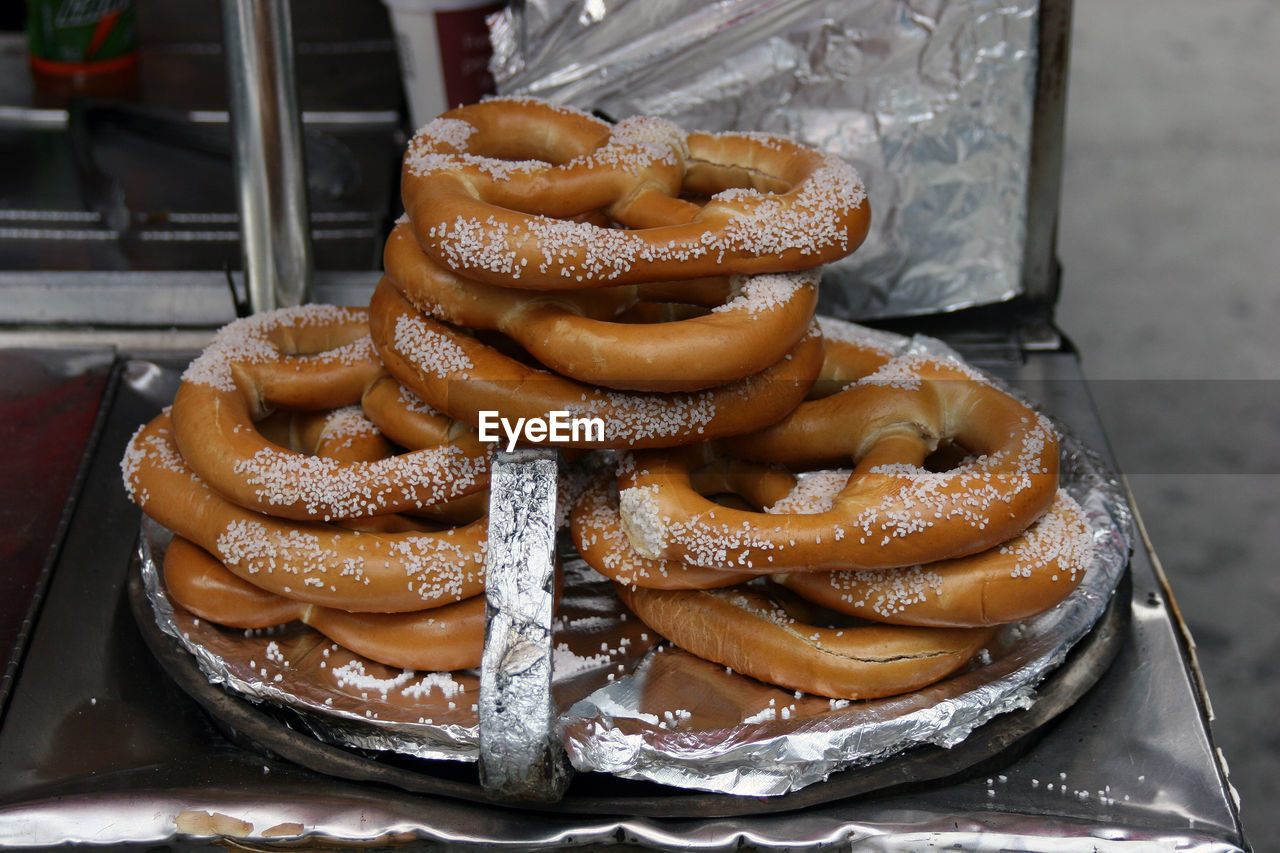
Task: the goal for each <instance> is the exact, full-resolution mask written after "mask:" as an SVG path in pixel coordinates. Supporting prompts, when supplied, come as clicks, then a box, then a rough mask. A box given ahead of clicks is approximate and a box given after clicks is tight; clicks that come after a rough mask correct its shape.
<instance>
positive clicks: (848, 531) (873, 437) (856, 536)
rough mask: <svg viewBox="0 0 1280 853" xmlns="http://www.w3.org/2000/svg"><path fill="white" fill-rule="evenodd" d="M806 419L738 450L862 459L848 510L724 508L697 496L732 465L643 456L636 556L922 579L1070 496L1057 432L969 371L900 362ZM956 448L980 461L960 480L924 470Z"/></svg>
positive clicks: (631, 530) (694, 452)
mask: <svg viewBox="0 0 1280 853" xmlns="http://www.w3.org/2000/svg"><path fill="white" fill-rule="evenodd" d="M801 409H802V411H798V412H796V413H794V414H792V415H790V416H788V417H787V418H785V419H784V420H782V421H781V422H780V423H778V424H777V425H775V426H773V427H769V428H767V429H765V430H763V431H761V432H760V433H759V434H757V435H753V436H750V437H748V438H744V439H742V440H738V441H733V442H725V443H724V447H726V448H732V449H733V450H734V451H739V452H741V451H743V450H747V451H750V452H749V453H747V454H745V455H750V456H754V455H757V454H758V455H759V456H760V457H763V458H766V459H768V460H770V461H774V462H781V463H784V464H801V465H803V464H814V463H821V462H825V461H827V460H829V459H830V458H831V457H832V456H842V457H844V458H846V459H850V460H852V461H854V462H855V463H856V465H855V467H854V469H853V471H852V472H851V473H850V474H849V476H848V478H847V481H846V482H845V484H844V485H843V488H841V489H840V490H839V492H838V493H837V494H835V495H834V497H831V498H829V499H828V500H825V501H824V502H822V503H820V504H817V505H813V506H808V507H801V508H799V509H798V511H796V507H795V502H792V503H791V506H785V507H778V508H776V509H777V510H779V511H778V512H775V513H772V514H766V513H759V512H752V511H749V510H741V509H736V508H732V507H721V506H718V505H716V504H714V503H712V502H711V501H709V500H708V499H707V498H705V497H703V496H702V495H699V494H698V493H697V492H696V491H695V490H694V489H693V487H692V485H691V483H690V472H691V470H693V469H695V468H696V467H698V466H700V465H702V464H705V463H706V462H707V461H709V460H710V459H711V458H712V457H713V456H714V455H715V453H716V452H718V451H714V450H712V449H711V448H706V447H703V448H696V449H690V450H687V451H684V452H681V453H667V454H662V453H656V452H643V453H637V454H636V455H635V464H634V466H633V467H632V468H631V469H630V470H628V471H624V472H623V473H622V474H621V475H620V477H619V489H620V502H621V508H622V517H623V524H624V528H625V529H626V531H627V535H628V537H629V538H630V540H631V542H632V544H633V545H634V546H635V548H636V550H637V551H638V552H639V553H640V554H641V555H643V556H645V557H649V558H661V559H668V560H672V559H674V560H680V561H683V562H687V563H691V564H694V565H700V566H718V567H721V568H724V569H726V570H730V571H752V572H755V573H757V574H767V573H773V572H780V571H808V570H815V569H874V568H892V567H897V566H913V565H917V564H920V563H930V562H934V561H937V560H943V559H949V558H953V557H960V556H965V555H968V554H975V553H978V552H980V551H983V550H986V549H988V548H991V547H993V546H995V545H998V544H1000V543H1002V542H1004V541H1006V540H1008V539H1010V538H1012V537H1014V536H1016V535H1017V534H1019V533H1020V532H1022V530H1024V529H1025V528H1026V527H1027V526H1028V525H1029V524H1030V523H1031V522H1032V521H1034V520H1035V519H1036V518H1038V517H1039V516H1040V515H1041V514H1042V513H1043V512H1044V511H1045V510H1046V509H1047V508H1048V506H1049V504H1050V502H1051V501H1052V500H1053V498H1054V495H1055V493H1056V491H1057V474H1058V449H1057V447H1058V445H1057V436H1056V433H1055V431H1054V429H1053V427H1052V425H1051V424H1050V423H1049V422H1048V420H1047V419H1046V418H1044V417H1043V416H1041V415H1039V414H1037V413H1036V412H1034V411H1032V410H1031V409H1029V408H1027V407H1026V406H1024V405H1023V404H1022V403H1020V402H1018V401H1017V400H1015V399H1014V398H1012V397H1010V396H1009V395H1007V394H1005V393H1004V392H1002V391H1000V390H998V389H997V388H995V387H993V386H992V385H990V384H989V383H988V382H986V381H985V380H984V379H983V378H982V377H981V376H980V375H978V374H976V373H975V372H973V371H971V370H970V369H968V368H967V367H964V366H963V365H961V364H960V363H959V362H952V361H945V362H944V361H939V360H936V359H933V358H929V357H925V356H914V355H913V356H902V357H898V358H895V359H892V360H890V361H889V362H887V363H886V364H885V366H884V367H882V368H881V369H880V370H878V371H877V372H876V373H874V374H872V375H871V376H868V377H865V378H863V379H860V380H858V381H857V382H855V383H854V384H853V385H851V386H849V387H848V388H847V389H846V390H844V391H841V392H840V393H838V394H834V395H832V396H829V397H825V398H822V399H819V400H813V401H809V402H807V403H805V405H804V406H803V407H801ZM952 443H954V444H955V445H958V446H959V447H961V448H963V449H964V450H965V451H966V452H967V453H969V454H971V455H970V456H968V457H967V458H966V459H964V460H963V461H962V462H961V463H960V464H958V465H957V466H955V467H954V468H952V469H951V470H946V471H941V472H934V471H930V470H927V469H926V468H925V467H923V466H924V463H925V460H926V458H927V457H928V456H929V455H930V454H931V453H932V452H933V451H935V450H937V449H938V448H939V446H943V445H947V444H952ZM783 509H790V510H792V511H786V512H783V511H781V510H783Z"/></svg>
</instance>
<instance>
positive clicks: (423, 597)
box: [121, 413, 488, 613]
mask: <svg viewBox="0 0 1280 853" xmlns="http://www.w3.org/2000/svg"><path fill="white" fill-rule="evenodd" d="M121 468H122V473H123V475H124V483H125V488H126V490H127V491H128V493H129V495H130V497H131V498H132V499H133V501H134V502H135V503H137V504H138V506H140V507H141V508H142V511H143V512H145V513H146V514H147V515H148V516H150V517H151V518H152V519H154V520H155V521H156V522H158V523H159V524H161V525H162V526H164V527H167V528H168V529H170V530H172V531H174V532H175V533H177V534H178V535H180V536H183V537H185V538H187V539H190V540H191V541H192V542H194V543H195V544H196V545H199V546H200V547H201V548H203V549H205V550H206V551H208V552H210V553H211V554H213V555H214V556H215V557H216V558H217V559H218V560H219V561H220V562H221V563H222V564H223V565H225V566H226V567H227V568H228V569H229V570H230V571H232V572H233V573H234V574H236V575H237V576H239V577H240V578H241V579H243V580H246V581H248V582H250V583H252V584H254V585H255V586H258V587H259V588H261V589H264V590H267V591H268V592H273V593H276V594H277V595H283V596H286V597H289V598H294V599H297V600H299V601H305V602H307V603H310V604H319V605H322V606H325V607H335V608H339V609H343V610H351V611H361V612H379V613H392V612H406V611H412V610H422V609H424V608H429V607H438V606H440V605H443V604H447V603H451V602H454V601H461V600H462V599H465V598H470V597H471V596H473V595H477V594H479V593H480V592H481V590H482V589H483V587H484V579H483V575H484V543H485V538H486V531H487V527H488V524H487V519H481V520H479V521H475V522H472V523H470V524H467V525H465V526H462V527H456V528H449V529H447V530H442V531H439V532H429V531H424V530H414V531H411V532H396V533H382V532H361V531H357V530H349V529H344V528H342V527H339V526H336V525H331V524H324V523H321V522H305V521H286V520H283V519H279V518H275V517H273V516H269V515H265V514H262V513H258V512H254V511H252V510H248V509H245V508H243V507H241V506H239V505H237V504H234V503H232V502H231V501H228V500H226V499H225V498H223V497H221V496H219V495H218V494H217V493H216V492H214V491H213V490H211V489H210V488H209V487H208V486H206V485H205V484H204V483H203V482H202V481H200V479H199V478H198V477H196V475H195V474H194V472H192V470H191V469H190V468H189V467H187V465H186V463H185V462H184V460H183V458H182V455H181V453H180V452H179V451H178V448H177V445H176V444H175V443H174V441H173V435H172V425H171V422H170V419H169V416H168V414H167V413H162V414H161V415H159V416H158V417H157V418H156V419H155V420H153V421H151V423H149V424H146V425H144V426H143V427H142V428H140V429H139V430H138V432H137V433H136V434H135V435H134V437H133V439H132V440H131V441H130V443H129V447H128V449H127V450H126V452H125V457H124V459H123V461H122V462H121Z"/></svg>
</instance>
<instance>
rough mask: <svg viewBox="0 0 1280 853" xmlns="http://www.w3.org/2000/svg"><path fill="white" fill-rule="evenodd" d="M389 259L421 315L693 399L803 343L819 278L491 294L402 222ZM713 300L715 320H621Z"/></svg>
mask: <svg viewBox="0 0 1280 853" xmlns="http://www.w3.org/2000/svg"><path fill="white" fill-rule="evenodd" d="M384 261H385V266H386V270H387V276H388V278H390V279H391V281H392V282H393V283H394V284H395V285H396V287H397V288H398V289H399V290H400V292H401V293H402V294H403V295H404V296H405V298H406V299H407V300H408V301H409V302H411V303H413V305H414V306H415V307H417V308H418V309H419V310H421V311H424V312H426V313H427V314H430V315H431V316H432V317H435V318H436V319H438V320H443V321H445V322H447V323H452V324H454V325H457V326H466V327H468V328H472V329H482V330H493V331H500V332H502V333H503V334H505V335H507V336H508V337H509V338H511V339H513V340H515V341H516V342H517V343H519V344H520V345H521V346H522V347H524V349H525V350H526V351H528V353H529V354H530V355H532V356H533V357H534V358H536V359H537V360H538V361H539V362H541V363H542V364H544V365H546V366H547V367H549V368H551V369H552V370H554V371H556V372H557V373H560V374H562V375H565V376H569V377H572V378H574V379H577V380H579V381H582V382H588V383H591V384H594V385H602V386H605V387H608V388H621V389H629V390H640V391H693V390H700V389H703V388H709V387H712V386H715V385H723V384H725V383H727V382H731V381H734V380H737V379H742V378H743V377H746V376H750V375H751V374H753V373H758V372H760V371H761V370H764V369H765V368H767V367H769V366H770V365H772V364H774V363H776V362H777V361H778V360H780V359H781V358H782V357H783V356H784V355H786V353H787V351H788V350H790V349H791V348H792V347H793V346H795V345H796V344H797V343H798V342H799V340H800V338H802V337H803V336H804V335H805V333H806V332H807V331H808V329H809V326H810V324H811V322H812V319H813V310H814V307H815V305H816V304H817V285H818V276H817V274H816V273H797V274H789V275H772V276H755V277H751V278H748V279H746V280H745V281H742V282H739V283H738V284H739V286H738V287H735V288H732V289H731V288H729V287H728V281H727V280H725V279H723V278H721V279H712V280H699V281H694V282H689V283H688V286H687V287H682V288H680V289H679V292H678V293H671V291H675V290H676V288H675V287H672V286H668V288H666V293H663V294H655V290H657V288H654V287H649V288H643V287H610V288H599V289H595V290H587V291H581V292H576V293H533V292H528V291H518V290H512V289H510V288H505V287H494V286H492V285H486V284H481V283H479V282H474V281H468V280H467V279H465V278H462V277H461V276H459V275H457V274H455V273H453V272H452V271H451V270H449V269H447V268H445V267H443V266H441V265H440V264H439V263H438V262H437V261H434V260H433V259H431V258H430V256H428V255H427V254H425V253H424V252H423V251H422V249H421V247H420V246H419V245H418V242H417V240H416V239H414V236H413V233H412V231H411V230H410V227H409V225H408V224H407V223H404V222H402V223H400V224H399V225H397V226H396V227H395V229H394V230H393V231H392V232H391V236H390V238H389V239H388V240H387V244H386V250H385V253H384ZM717 291H718V292H717ZM713 293H714V295H715V297H717V298H715V299H714V301H711V304H710V306H709V307H711V311H710V313H697V314H694V315H693V316H689V317H685V318H683V319H675V320H670V321H668V322H661V323H632V322H620V321H619V320H618V319H616V318H617V317H618V315H619V314H620V313H621V312H622V311H623V310H624V309H626V308H629V307H631V306H632V305H634V304H635V303H637V302H638V301H640V300H641V299H644V298H646V297H652V296H654V295H661V296H667V295H670V296H674V297H675V300H674V301H677V302H685V303H694V304H706V302H707V297H708V296H710V295H712V294H713Z"/></svg>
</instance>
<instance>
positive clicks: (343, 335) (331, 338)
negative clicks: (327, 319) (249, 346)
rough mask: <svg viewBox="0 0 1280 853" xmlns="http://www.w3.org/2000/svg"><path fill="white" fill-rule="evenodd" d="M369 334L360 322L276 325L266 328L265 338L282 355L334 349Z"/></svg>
mask: <svg viewBox="0 0 1280 853" xmlns="http://www.w3.org/2000/svg"><path fill="white" fill-rule="evenodd" d="M367 334H369V327H368V326H366V325H364V324H363V323H360V324H350V325H341V326H323V327H320V326H276V327H275V328H273V329H270V330H268V332H267V340H268V341H270V342H271V345H272V346H274V347H275V348H276V349H277V350H279V352H280V354H281V355H284V356H308V355H319V354H320V353H324V352H328V351H329V350H335V349H338V348H340V347H344V346H346V345H348V344H352V343H355V342H356V341H358V340H360V338H362V337H364V336H365V335H367Z"/></svg>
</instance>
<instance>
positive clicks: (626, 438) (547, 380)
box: [369, 278, 822, 448]
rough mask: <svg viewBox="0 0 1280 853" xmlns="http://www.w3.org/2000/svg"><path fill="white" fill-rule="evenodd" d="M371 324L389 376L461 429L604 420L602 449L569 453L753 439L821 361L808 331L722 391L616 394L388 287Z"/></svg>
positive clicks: (797, 395)
mask: <svg viewBox="0 0 1280 853" xmlns="http://www.w3.org/2000/svg"><path fill="white" fill-rule="evenodd" d="M369 322H370V333H371V335H372V337H373V340H374V343H375V345H376V346H377V348H378V353H379V355H380V356H381V357H382V362H383V364H384V365H385V367H386V369H387V371H388V372H389V373H391V375H393V376H395V377H396V378H397V379H398V380H399V381H400V382H401V383H402V384H403V385H405V386H406V387H408V388H410V389H411V390H412V391H413V392H414V393H415V394H417V395H418V396H419V397H420V398H421V399H422V400H424V401H425V402H426V403H428V404H429V405H430V406H431V407H432V408H435V409H437V410H438V411H441V412H443V413H445V414H447V415H449V416H450V417H452V418H455V419H457V420H459V421H462V422H464V423H467V424H471V425H473V426H475V425H478V424H479V420H480V413H481V412H482V411H496V412H500V413H501V415H502V416H503V417H506V418H509V419H511V420H515V419H517V418H546V417H547V416H548V413H549V412H554V411H566V412H569V413H571V415H573V416H575V417H599V418H601V419H603V421H604V427H605V434H604V441H603V442H600V441H595V440H593V439H587V438H586V437H585V434H583V435H582V436H580V439H579V440H573V439H570V440H566V441H564V442H562V443H561V444H562V446H566V447H589V448H610V447H669V446H672V445H677V444H687V443H689V442H693V441H703V440H706V439H713V438H717V437H720V436H725V435H735V434H741V433H746V432H751V431H753V430H757V429H760V428H762V427H763V426H765V425H767V424H770V423H773V422H774V421H776V420H777V419H778V418H780V417H782V416H783V415H784V414H786V413H787V412H788V411H790V410H791V409H793V408H794V407H795V406H796V404H797V403H799V402H800V401H801V400H802V399H803V398H804V395H805V393H806V392H807V391H808V389H809V387H810V385H812V383H813V380H814V378H815V377H816V375H817V373H818V369H819V367H820V366H821V360H822V341H821V338H820V336H818V334H817V332H816V328H814V329H812V331H811V332H810V334H809V335H807V336H806V337H804V338H802V339H801V340H800V342H799V343H797V344H796V345H795V346H794V347H792V349H791V351H790V352H789V353H788V354H787V355H786V356H784V357H783V359H781V360H780V361H779V362H778V363H777V364H775V365H772V366H771V367H769V368H767V369H765V370H763V371H761V372H759V373H756V374H754V375H752V376H748V377H747V378H745V379H740V380H738V381H736V382H732V383H729V384H727V385H723V386H720V387H717V388H711V389H707V390H704V391H699V392H690V393H673V394H653V393H644V392H621V391H610V390H605V389H599V388H595V387H593V386H589V385H585V384H583V383H580V382H575V381H573V380H570V379H567V378H565V377H561V376H558V375H555V374H552V373H550V372H548V371H546V370H542V369H539V368H536V367H531V366H529V365H527V364H525V363H523V362H521V361H518V360H517V359H515V358H512V357H510V356H507V355H504V354H502V353H501V352H499V351H498V350H497V349H495V348H494V347H492V346H489V345H488V344H486V343H484V342H482V341H480V340H479V339H477V338H476V337H473V336H471V335H467V334H464V333H462V332H460V331H459V330H457V329H454V328H453V327H451V326H448V325H446V324H444V323H441V322H439V321H437V320H434V319H432V318H430V317H426V316H423V315H422V314H421V312H419V311H418V310H416V309H415V308H414V307H413V306H412V305H410V304H409V303H408V302H407V301H406V300H405V299H404V297H403V296H402V295H401V294H400V293H399V292H398V291H397V290H396V288H395V286H394V285H393V284H392V283H391V282H390V281H389V280H387V279H386V278H384V279H383V280H382V282H380V283H379V284H378V286H377V288H376V289H375V290H374V294H373V298H372V300H371V301H370V305H369Z"/></svg>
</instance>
